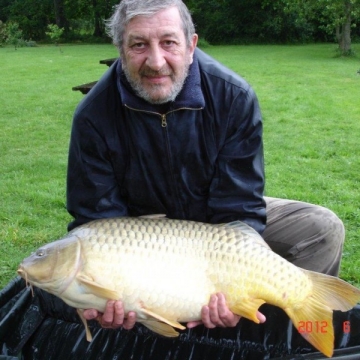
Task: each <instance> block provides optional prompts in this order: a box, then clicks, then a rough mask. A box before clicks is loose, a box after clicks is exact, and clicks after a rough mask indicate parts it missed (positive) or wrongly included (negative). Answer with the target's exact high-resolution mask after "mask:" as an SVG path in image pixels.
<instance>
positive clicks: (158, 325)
mask: <svg viewBox="0 0 360 360" xmlns="http://www.w3.org/2000/svg"><path fill="white" fill-rule="evenodd" d="M139 322H141V323H142V324H143V325H144V326H146V327H147V328H149V329H150V330H151V331H153V332H155V333H157V334H160V335H163V336H166V337H177V336H179V333H178V332H177V331H175V330H174V328H173V327H171V326H170V325H168V324H164V323H163V322H160V321H157V320H139Z"/></svg>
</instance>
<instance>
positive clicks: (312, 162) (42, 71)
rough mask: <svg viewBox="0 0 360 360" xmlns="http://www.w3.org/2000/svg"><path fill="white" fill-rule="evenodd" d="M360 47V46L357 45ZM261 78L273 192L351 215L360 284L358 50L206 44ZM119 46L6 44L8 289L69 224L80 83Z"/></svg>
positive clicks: (1, 187)
mask: <svg viewBox="0 0 360 360" xmlns="http://www.w3.org/2000/svg"><path fill="white" fill-rule="evenodd" d="M354 49H355V51H357V52H358V53H359V54H360V46H359V45H355V46H354ZM204 50H205V51H206V52H208V53H209V54H211V55H212V56H214V57H215V58H217V59H218V60H220V61H221V62H222V63H224V64H225V65H227V66H229V67H230V68H232V69H233V70H234V71H236V72H237V73H239V74H240V75H242V76H243V77H244V78H245V79H246V80H248V81H249V82H250V84H252V86H253V87H254V89H255V91H256V93H257V95H258V97H259V101H260V104H261V108H262V112H263V117H264V142H265V161H266V176H267V186H266V193H267V195H269V196H276V197H284V198H291V199H297V200H303V201H309V202H313V203H317V204H321V205H323V206H326V207H329V208H330V209H332V210H333V211H334V212H336V213H337V214H338V215H339V217H340V218H341V219H342V220H343V221H344V223H345V227H346V230H347V237H346V244H345V249H344V255H343V262H342V267H341V274H340V276H341V277H342V278H344V279H345V280H347V281H349V282H351V283H353V284H355V285H357V286H359V287H360V225H359V224H360V205H359V204H360V193H359V191H358V188H359V178H360V176H359V174H360V156H359V155H360V142H359V140H358V137H359V134H360V102H359V86H360V75H359V74H358V70H359V69H360V61H359V58H339V57H335V46H334V45H331V44H319V45H305V46H214V47H207V48H205V49H204ZM116 55H117V52H116V50H115V48H114V47H113V46H111V45H63V46H62V47H61V51H60V49H59V48H58V47H55V46H39V47H34V48H20V49H18V50H16V51H15V50H14V49H13V48H11V47H6V48H0V58H1V69H2V71H1V73H2V75H1V77H0V109H1V112H0V114H1V115H0V126H1V133H0V159H1V160H0V166H1V172H0V177H1V181H0V193H1V205H0V206H1V211H0V224H1V226H0V239H1V242H0V253H1V259H0V288H2V287H4V286H5V285H6V284H7V283H8V281H9V280H10V279H11V278H13V277H14V276H16V268H17V265H18V264H19V262H20V261H21V260H22V258H24V257H25V256H27V255H28V254H29V253H30V252H32V251H34V250H35V249H36V248H37V247H38V246H40V245H41V244H44V243H46V242H49V241H52V240H55V239H57V238H59V237H61V236H62V235H64V234H65V233H66V226H67V223H68V222H69V220H70V216H69V215H68V214H67V212H66V208H65V174H66V162H67V151H68V143H69V133H70V128H71V120H72V114H73V112H74V109H75V107H76V105H77V103H78V102H79V101H80V100H81V99H82V97H83V95H82V94H81V93H80V92H74V91H72V87H73V86H75V85H79V84H82V83H86V82H90V81H94V80H97V79H98V78H99V77H100V76H101V74H102V73H104V71H106V69H107V67H106V66H105V65H100V64H99V60H101V59H105V58H110V57H115V56H116Z"/></svg>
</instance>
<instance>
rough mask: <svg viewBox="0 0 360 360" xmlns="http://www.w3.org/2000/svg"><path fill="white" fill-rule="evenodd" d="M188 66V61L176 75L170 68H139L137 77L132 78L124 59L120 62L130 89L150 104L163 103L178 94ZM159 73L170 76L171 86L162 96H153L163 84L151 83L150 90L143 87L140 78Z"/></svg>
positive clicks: (187, 71)
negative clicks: (157, 69) (156, 69)
mask: <svg viewBox="0 0 360 360" xmlns="http://www.w3.org/2000/svg"><path fill="white" fill-rule="evenodd" d="M189 67H190V63H188V64H186V65H185V66H184V68H183V69H182V71H181V73H180V74H179V75H177V76H176V75H175V74H174V73H173V72H172V70H171V69H170V70H166V69H161V70H159V71H154V70H151V69H149V68H147V69H143V70H140V72H139V75H140V77H139V78H134V77H133V76H132V75H131V73H130V71H129V69H128V67H127V64H126V63H125V62H124V61H123V63H122V68H123V71H124V74H125V76H126V79H127V81H128V82H129V84H130V86H131V87H132V89H133V90H134V92H135V94H136V95H137V96H139V97H140V98H142V99H144V100H146V101H147V102H149V103H150V104H154V105H159V104H165V103H167V102H170V101H174V100H175V98H176V97H177V96H178V94H179V93H180V91H181V89H182V88H183V86H184V83H185V80H186V78H187V76H188V74H189ZM159 75H167V76H170V78H171V80H172V86H171V88H170V91H169V93H168V94H165V95H163V96H161V95H156V96H155V95H154V94H155V93H157V92H158V91H159V90H160V91H161V88H162V87H163V85H161V84H153V85H152V86H151V90H150V91H149V90H147V89H145V88H144V86H143V85H142V83H141V78H142V77H143V76H159Z"/></svg>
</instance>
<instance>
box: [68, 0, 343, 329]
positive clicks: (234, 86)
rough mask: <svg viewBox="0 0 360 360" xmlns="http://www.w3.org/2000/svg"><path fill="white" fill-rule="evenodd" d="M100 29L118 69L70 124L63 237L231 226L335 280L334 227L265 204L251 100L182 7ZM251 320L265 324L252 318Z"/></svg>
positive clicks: (140, 8)
mask: <svg viewBox="0 0 360 360" xmlns="http://www.w3.org/2000/svg"><path fill="white" fill-rule="evenodd" d="M107 25H108V29H109V34H110V35H111V37H112V38H113V42H114V44H115V45H116V46H117V47H118V49H119V51H120V55H121V60H118V61H117V62H115V64H114V65H113V66H112V67H111V68H110V69H109V71H108V72H107V73H106V74H105V75H104V76H103V77H102V79H100V81H99V82H98V83H97V84H96V86H95V87H94V88H93V89H92V90H91V92H90V93H89V94H88V95H87V96H86V97H85V98H84V99H83V101H82V102H81V103H80V105H79V106H78V108H77V110H76V113H75V116H74V122H73V128H72V134H71V143H70V152H69V166H68V185H67V207H68V211H69V212H70V214H72V215H73V216H74V221H73V222H72V223H70V224H69V230H70V229H73V228H74V227H76V226H78V225H80V224H82V223H85V222H87V221H90V220H93V219H97V218H104V217H112V216H139V215H145V214H156V213H162V214H167V216H168V217H171V218H178V219H188V220H195V221H204V222H209V223H223V222H230V221H234V220H241V221H244V222H246V223H247V224H249V225H250V226H252V227H253V228H254V229H255V230H257V231H258V232H259V233H260V234H262V236H263V237H264V239H265V241H266V242H267V243H268V244H269V245H270V246H271V248H272V249H273V250H274V251H276V252H277V253H279V254H280V255H281V256H283V257H285V258H286V259H288V260H289V261H291V262H293V263H294V264H296V265H298V266H301V267H304V268H306V269H310V270H314V271H319V272H324V273H328V274H332V275H337V273H338V270H339V265H340V259H341V252H342V245H343V241H344V228H343V225H342V222H341V221H340V220H339V219H338V218H337V217H336V216H335V215H334V214H333V213H332V212H331V211H329V210H327V209H325V208H322V207H319V206H315V205H310V204H306V203H301V202H296V201H289V200H281V199H274V198H266V199H265V198H264V197H263V191H264V168H263V148H262V121H261V114H260V110H259V105H258V102H257V99H256V96H255V94H254V92H253V90H252V88H251V87H250V86H249V85H248V84H247V83H246V82H245V81H244V80H243V79H242V78H241V77H239V76H238V75H237V74H235V73H233V72H232V71H230V70H229V69H227V68H225V67H224V66H222V65H221V64H220V63H218V62H216V61H215V60H214V59H212V58H211V57H209V56H207V55H206V54H205V53H203V52H202V51H200V50H199V49H196V44H197V39H198V38H197V35H196V34H195V30H194V25H193V22H192V20H191V16H190V14H189V11H188V9H187V8H186V6H185V5H184V4H183V2H182V1H181V0H122V1H121V3H120V5H119V6H118V7H117V9H116V11H115V13H114V14H113V16H112V18H111V19H110V20H109V22H108V23H107ZM266 218H267V222H266ZM84 315H85V317H86V318H87V319H93V318H97V319H98V320H99V322H100V324H101V325H102V326H103V327H110V328H117V327H119V326H123V327H124V328H126V329H130V328H132V327H133V326H134V323H135V321H136V315H135V314H134V313H132V312H130V313H128V314H125V313H124V309H123V306H122V303H121V301H116V302H115V301H109V302H108V305H107V308H106V310H105V312H104V314H99V313H98V312H97V311H95V310H93V309H88V310H86V311H85V313H84ZM258 318H259V320H260V321H261V322H264V321H265V317H264V316H263V315H262V314H261V313H258ZM238 321H239V317H238V316H237V315H234V314H233V313H231V312H230V311H229V309H228V308H227V306H226V299H225V297H224V295H223V294H214V295H213V296H211V298H210V300H209V304H208V305H207V306H204V307H203V309H202V323H203V324H204V325H205V326H206V327H208V328H213V327H216V326H222V327H233V326H235V325H236V324H237V323H238ZM199 323H201V322H192V323H189V324H188V327H194V326H196V325H198V324H199Z"/></svg>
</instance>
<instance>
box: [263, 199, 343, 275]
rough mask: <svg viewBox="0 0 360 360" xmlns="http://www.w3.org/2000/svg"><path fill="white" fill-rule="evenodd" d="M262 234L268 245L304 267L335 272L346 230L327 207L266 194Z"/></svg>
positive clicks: (335, 273) (331, 273) (324, 271)
mask: <svg viewBox="0 0 360 360" xmlns="http://www.w3.org/2000/svg"><path fill="white" fill-rule="evenodd" d="M265 201H266V205H267V210H266V211H267V225H266V229H265V231H264V233H263V238H264V239H265V241H266V242H267V243H268V244H269V246H270V247H271V249H272V250H273V251H274V252H276V253H277V254H279V255H280V256H282V257H283V258H285V259H287V260H288V261H290V262H291V263H293V264H294V265H296V266H299V267H301V268H304V269H307V270H313V271H317V272H321V273H325V274H329V275H333V276H337V275H338V273H339V268H340V261H341V255H342V248H343V244H344V239H345V230H344V225H343V223H342V221H341V220H340V219H339V218H338V217H337V216H336V215H335V214H334V213H333V212H332V211H330V210H329V209H326V208H324V207H321V206H317V205H312V204H308V203H304V202H299V201H293V200H284V199H276V198H270V197H265Z"/></svg>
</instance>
